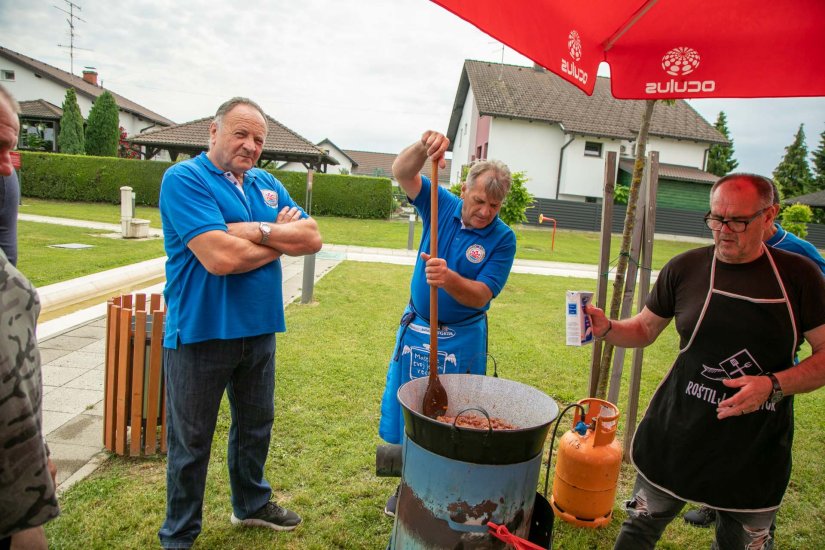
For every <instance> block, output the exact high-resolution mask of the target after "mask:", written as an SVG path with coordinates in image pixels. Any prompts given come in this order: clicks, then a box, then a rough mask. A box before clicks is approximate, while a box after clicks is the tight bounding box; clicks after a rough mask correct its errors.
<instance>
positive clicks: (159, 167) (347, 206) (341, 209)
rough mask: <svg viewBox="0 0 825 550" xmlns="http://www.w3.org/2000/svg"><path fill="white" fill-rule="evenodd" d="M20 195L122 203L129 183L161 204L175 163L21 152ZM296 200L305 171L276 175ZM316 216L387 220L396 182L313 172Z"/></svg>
mask: <svg viewBox="0 0 825 550" xmlns="http://www.w3.org/2000/svg"><path fill="white" fill-rule="evenodd" d="M20 156H21V163H22V167H21V170H20V176H21V178H20V179H21V181H20V184H21V192H22V194H23V195H24V196H26V197H37V198H43V199H53V200H65V201H84V202H108V203H112V204H118V203H119V202H120V188H121V187H122V186H124V185H128V186H129V187H131V188H132V190H133V191H134V192H135V195H136V202H137V204H140V205H144V206H157V205H158V196H159V194H160V181H161V179H162V178H163V173H164V172H165V171H166V169H167V168H169V167H170V166H172V163H171V162H159V161H153V160H149V161H147V160H133V159H121V158H114V157H112V158H109V157H90V156H81V155H62V154H55V153H35V152H30V151H20ZM273 174H274V175H275V177H276V178H278V180H280V181H281V183H283V184H284V187H286V189H287V191H289V194H290V195H291V196H292V198H293V199H295V202H297V203H298V204H300V205H301V206H302V207H303V206H304V202H305V200H306V173H303V172H284V171H277V172H273ZM313 182H314V183H313V188H312V210H311V212H312V214H315V215H318V216H341V217H346V218H373V219H385V218H388V217H389V216H390V214H391V213H392V211H393V198H392V184H391V182H390V180H389V179H387V178H372V177H367V176H346V175H339V174H315V176H314V179H313Z"/></svg>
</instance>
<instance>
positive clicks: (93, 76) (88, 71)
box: [83, 67, 97, 86]
mask: <svg viewBox="0 0 825 550" xmlns="http://www.w3.org/2000/svg"><path fill="white" fill-rule="evenodd" d="M83 80H85V81H86V82H88V83H89V84H91V85H92V86H97V70H96V69H95V68H94V67H84V68H83Z"/></svg>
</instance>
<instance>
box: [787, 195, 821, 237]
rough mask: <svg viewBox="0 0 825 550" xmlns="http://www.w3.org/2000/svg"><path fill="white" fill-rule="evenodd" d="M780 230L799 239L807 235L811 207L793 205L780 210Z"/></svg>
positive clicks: (811, 214) (811, 215)
mask: <svg viewBox="0 0 825 550" xmlns="http://www.w3.org/2000/svg"><path fill="white" fill-rule="evenodd" d="M780 218H782V228H783V229H785V231H788V232H789V233H793V234H794V235H796V236H797V237H799V238H800V239H804V238H805V237H806V236H807V235H808V223H809V222H810V221H811V219H812V218H813V213H812V212H811V207H810V206H808V205H807V204H799V203H796V204H793V205H791V206H786V207H785V208H783V209H782V214H781V215H780Z"/></svg>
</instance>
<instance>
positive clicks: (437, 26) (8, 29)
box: [0, 0, 825, 175]
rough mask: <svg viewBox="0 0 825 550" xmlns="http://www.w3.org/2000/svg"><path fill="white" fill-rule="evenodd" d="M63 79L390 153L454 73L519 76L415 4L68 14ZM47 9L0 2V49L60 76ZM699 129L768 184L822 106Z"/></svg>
mask: <svg viewBox="0 0 825 550" xmlns="http://www.w3.org/2000/svg"><path fill="white" fill-rule="evenodd" d="M74 2H75V3H76V4H79V5H80V6H81V7H82V10H81V11H80V12H78V13H79V15H80V16H81V17H82V18H83V19H84V20H85V22H78V23H77V27H76V32H77V38H76V45H77V46H79V47H82V48H87V50H77V52H76V59H75V72H76V73H77V74H79V73H80V71H81V69H82V67H83V66H85V65H91V66H94V67H96V68H97V70H98V73H99V77H100V79H102V81H103V83H104V85H105V86H106V87H109V88H110V89H112V90H113V91H115V92H117V93H119V94H122V95H124V96H126V97H128V98H129V99H131V100H133V101H136V102H138V103H140V104H142V105H144V106H146V107H147V108H149V109H152V110H154V111H156V112H158V113H160V114H162V115H164V116H166V117H168V118H171V119H172V120H174V121H176V122H185V121H189V120H193V119H196V118H201V117H204V116H209V115H211V114H212V113H214V111H215V109H216V108H217V106H218V105H219V104H220V103H221V102H222V101H224V100H225V99H227V98H229V97H232V96H235V95H245V96H248V97H251V98H252V99H255V100H256V101H258V102H259V103H260V104H261V105H262V106H263V108H264V109H265V110H266V111H267V112H268V113H270V114H271V115H272V116H274V117H275V118H276V119H278V120H279V121H281V122H282V123H284V124H286V125H287V126H289V127H290V128H292V129H293V130H295V131H296V132H298V133H299V134H301V135H303V136H304V137H306V138H307V139H309V140H311V141H315V142H317V141H320V140H321V139H323V138H325V137H326V138H329V139H331V140H332V141H333V142H335V143H336V144H337V145H338V146H339V147H343V148H346V149H362V150H371V151H381V152H396V151H399V150H400V149H401V148H403V147H405V146H406V145H408V144H409V143H411V142H412V141H413V140H414V139H416V138H417V137H418V136H419V135H420V134H421V132H422V131H424V130H425V129H428V128H433V129H439V130H442V131H446V129H447V125H448V123H449V119H450V114H451V111H452V105H453V101H454V99H455V93H456V90H457V87H458V80H459V77H460V74H461V69H462V65H463V62H464V60H465V59H480V60H486V61H494V62H500V61H502V59H503V61H504V62H505V63H513V64H520V65H530V64H531V62H530V61H529V60H527V59H526V58H524V57H522V56H520V55H519V54H517V53H515V52H513V51H512V50H510V49H508V48H502V46H501V45H500V44H499V43H497V42H496V41H495V40H493V39H492V38H490V37H488V36H487V35H485V34H483V33H481V32H480V31H478V30H477V29H476V28H475V27H473V26H472V25H470V24H468V23H466V22H464V21H462V20H461V19H459V18H458V17H456V16H454V15H452V14H451V13H449V12H447V11H446V10H444V9H442V8H440V7H438V6H437V5H435V4H434V3H432V2H428V1H426V0H339V1H335V2H330V1H328V0H301V1H299V2H295V1H287V0H265V1H259V2H248V3H245V4H239V3H230V2H214V1H207V0H169V1H164V0H144V1H142V2H140V4H139V5H135V6H131V5H130V7H128V8H127V7H123V6H120V5H118V4H112V3H111V2H107V1H104V0H74ZM54 5H57V6H59V7H65V6H64V4H63V3H62V2H60V1H59V0H58V1H57V2H55V0H27V1H26V2H19V1H16V0H0V36H2V38H0V45H2V46H4V47H7V48H10V49H12V50H15V51H17V52H20V53H22V54H24V55H28V56H31V57H34V58H36V59H39V60H41V61H44V62H46V63H49V64H52V65H55V66H57V67H59V68H61V69H64V70H68V69H69V59H68V52H67V50H66V49H63V48H59V47H58V46H57V44H58V43H59V44H64V43H66V44H67V43H68V42H67V40H68V36H67V31H68V25H67V23H66V18H67V16H66V15H65V14H64V13H62V12H61V11H59V10H58V9H55V7H54ZM691 104H692V105H693V106H694V108H696V109H697V111H699V112H700V113H701V114H702V115H703V116H704V117H705V118H706V119H707V120H708V121H709V122H710V123H713V122H714V121H715V120H716V116H717V114H718V112H719V110H724V111H725V112H726V114H727V116H728V123H729V128H730V130H731V132H732V137H733V140H734V146H735V150H736V158H737V159H738V160H739V163H740V169H743V170H749V171H754V172H758V173H763V174H767V175H770V173H771V172H772V171H773V169H774V167H775V166H776V164H778V162H779V160H781V157H782V155H783V153H784V147H785V146H787V145H788V144H789V143H790V142H791V140H792V139H793V135H794V133H795V132H796V129H797V128H798V127H799V124H800V123H803V122H804V123H805V131H806V135H807V136H808V146H809V149H813V148H815V147H816V146H817V145H818V143H819V134H820V133H821V132H822V131H823V130H825V99H823V98H806V99H788V100H694V101H692V102H691Z"/></svg>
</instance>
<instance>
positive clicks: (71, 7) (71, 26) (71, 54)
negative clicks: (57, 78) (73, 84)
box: [52, 0, 90, 76]
mask: <svg viewBox="0 0 825 550" xmlns="http://www.w3.org/2000/svg"><path fill="white" fill-rule="evenodd" d="M63 1H64V2H66V4H68V5H69V11H66V10H64V9H63V8H61V7H60V6H55V5H54V4H52V6H53V7H54V8H55V9H57V10H60V11H62V12H63V13H65V14H66V15H68V16H69V18H68V19H66V22H67V23H68V24H69V45H68V46H66V45H64V44H58V45H57V46H58V47H59V48H69V63H70V68H71V71H70V72H71V75H72V76H74V51H75V50H86V51H90V50H88V49H87V48H78V47H77V46H75V45H74V38H75V32H74V20H75V19H77V20H78V21H83V22H84V23H86V22H87V21H86V20H85V19H82V18H80V17H79V16H77V15H75V14H74V10H75V8H77V11H80V10H81V9H82V8H81V7H80V6H78V5H77V4H75V3H73V2H71V1H70V0H63Z"/></svg>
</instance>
